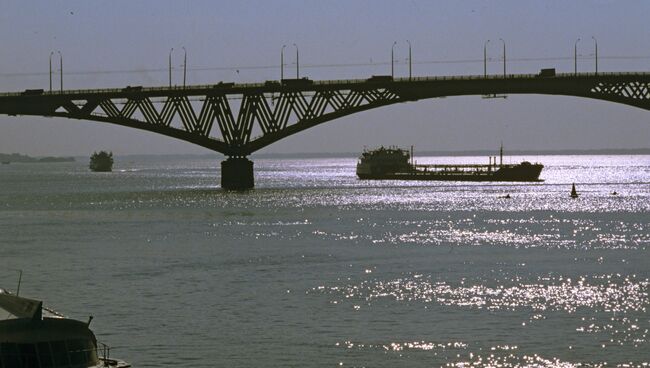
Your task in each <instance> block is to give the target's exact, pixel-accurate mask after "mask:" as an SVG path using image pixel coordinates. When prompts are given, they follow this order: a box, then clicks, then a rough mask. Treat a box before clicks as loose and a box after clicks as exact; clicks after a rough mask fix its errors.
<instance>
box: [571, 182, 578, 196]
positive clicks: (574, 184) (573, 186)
mask: <svg viewBox="0 0 650 368" xmlns="http://www.w3.org/2000/svg"><path fill="white" fill-rule="evenodd" d="M578 196H579V194H578V192H577V191H576V183H573V185H571V198H578Z"/></svg>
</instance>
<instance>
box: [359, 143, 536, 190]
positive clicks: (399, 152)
mask: <svg viewBox="0 0 650 368" xmlns="http://www.w3.org/2000/svg"><path fill="white" fill-rule="evenodd" d="M543 168H544V165H542V164H531V163H530V162H528V161H524V162H522V163H520V164H516V165H508V164H503V147H502V148H501V162H500V163H499V164H497V160H496V156H495V157H494V160H492V157H490V163H489V164H486V165H480V164H469V165H468V164H447V165H440V164H435V165H418V164H415V163H414V161H413V154H412V153H411V154H409V152H408V151H407V150H403V149H399V148H396V147H389V148H384V147H380V148H378V149H375V150H370V151H364V152H363V153H362V154H361V157H359V162H358V163H357V176H358V177H359V179H380V180H446V181H456V180H457V181H539V174H540V173H541V172H542V169H543ZM507 198H510V196H509V195H508V197H507Z"/></svg>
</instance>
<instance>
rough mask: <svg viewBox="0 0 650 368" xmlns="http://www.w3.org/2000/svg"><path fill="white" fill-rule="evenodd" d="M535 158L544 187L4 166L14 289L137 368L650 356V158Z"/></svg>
mask: <svg viewBox="0 0 650 368" xmlns="http://www.w3.org/2000/svg"><path fill="white" fill-rule="evenodd" d="M525 158H526V159H529V160H532V161H539V162H542V163H543V164H544V165H545V168H544V170H543V171H542V175H541V178H542V179H544V182H541V183H528V184H508V183H462V182H400V181H361V180H357V179H356V177H355V174H354V170H355V164H356V159H355V158H354V157H349V158H322V159H254V161H255V170H256V172H255V175H256V189H255V190H253V191H250V192H246V193H236V192H226V191H222V190H221V189H220V188H219V185H218V183H219V177H220V173H219V162H220V160H221V158H218V157H214V158H207V157H206V158H202V157H199V158H197V157H193V158H187V157H185V158H183V157H148V158H147V157H145V158H141V157H123V158H120V157H118V158H117V160H116V163H115V166H114V170H115V171H114V172H112V173H91V172H89V171H88V168H87V162H86V160H85V159H84V160H78V162H74V163H54V164H13V163H12V164H10V165H1V166H0V287H3V288H6V289H9V290H15V289H16V283H17V279H18V270H23V279H22V286H21V295H24V296H27V297H32V298H38V299H42V300H44V301H45V305H46V306H48V307H50V308H52V309H54V310H56V311H58V312H60V313H63V314H64V315H66V316H69V317H71V318H76V319H80V320H86V319H87V318H88V316H89V315H93V316H94V317H95V318H94V320H93V322H92V324H91V328H92V329H93V330H94V331H95V333H96V335H97V337H98V339H99V340H100V341H101V342H104V343H106V344H108V345H110V346H112V347H113V349H112V350H111V355H112V356H113V357H117V358H121V359H124V360H127V361H129V362H131V363H133V366H134V367H135V368H137V367H193V368H194V367H332V366H342V367H440V366H454V367H469V366H472V367H488V366H489V367H497V366H498V367H556V366H562V367H574V366H580V365H582V366H585V365H586V366H596V367H605V366H607V367H615V366H619V367H648V366H650V332H649V330H650V297H649V292H650V156H642V155H636V156H538V157H525ZM521 159H524V157H511V158H509V159H508V161H510V162H519V161H520V160H521ZM484 161H487V158H483V157H455V158H453V157H451V158H450V157H447V158H445V157H426V158H420V159H419V160H418V162H419V163H425V162H430V163H433V162H439V163H449V162H459V163H461V162H466V163H471V162H484ZM573 182H575V183H576V186H577V189H578V191H579V192H580V194H581V196H580V197H579V198H578V199H571V198H569V191H570V189H571V183H573ZM613 192H616V193H617V194H616V195H613V194H612V193H613ZM505 194H510V196H511V198H510V199H505V198H501V197H502V196H503V195H505ZM0 318H5V315H4V314H3V315H2V317H0Z"/></svg>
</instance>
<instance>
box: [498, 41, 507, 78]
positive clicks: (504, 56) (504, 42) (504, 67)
mask: <svg viewBox="0 0 650 368" xmlns="http://www.w3.org/2000/svg"><path fill="white" fill-rule="evenodd" d="M499 39H500V40H501V42H503V78H505V77H506V41H504V40H503V38H499Z"/></svg>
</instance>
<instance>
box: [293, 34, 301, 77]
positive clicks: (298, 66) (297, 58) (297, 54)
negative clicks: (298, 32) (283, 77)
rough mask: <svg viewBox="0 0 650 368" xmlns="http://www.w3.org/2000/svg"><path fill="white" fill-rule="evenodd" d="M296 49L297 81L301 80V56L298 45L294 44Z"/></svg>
mask: <svg viewBox="0 0 650 368" xmlns="http://www.w3.org/2000/svg"><path fill="white" fill-rule="evenodd" d="M293 45H294V46H295V47H296V79H300V54H299V53H298V45H296V44H295V43H294V44H293Z"/></svg>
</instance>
